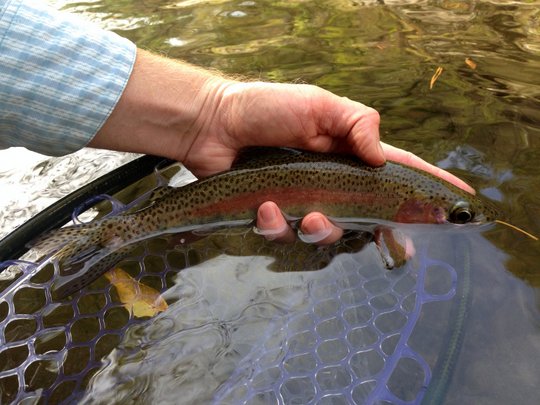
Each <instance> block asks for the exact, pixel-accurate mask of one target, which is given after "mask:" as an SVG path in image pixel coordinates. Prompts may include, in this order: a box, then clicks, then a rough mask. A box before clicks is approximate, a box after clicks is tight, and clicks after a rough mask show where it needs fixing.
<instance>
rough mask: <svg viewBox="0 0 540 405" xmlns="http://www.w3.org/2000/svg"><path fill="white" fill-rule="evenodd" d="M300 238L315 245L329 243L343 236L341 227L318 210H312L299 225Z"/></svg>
mask: <svg viewBox="0 0 540 405" xmlns="http://www.w3.org/2000/svg"><path fill="white" fill-rule="evenodd" d="M300 230H301V231H302V233H303V237H302V239H303V240H304V241H307V242H311V243H315V244H317V245H330V244H332V243H334V242H337V241H338V240H339V239H341V237H342V236H343V229H341V228H339V227H337V226H336V225H334V224H333V223H331V222H330V221H329V220H328V218H327V217H326V216H324V215H323V214H321V213H320V212H312V213H310V214H308V215H306V216H305V217H304V219H303V220H302V223H301V225H300Z"/></svg>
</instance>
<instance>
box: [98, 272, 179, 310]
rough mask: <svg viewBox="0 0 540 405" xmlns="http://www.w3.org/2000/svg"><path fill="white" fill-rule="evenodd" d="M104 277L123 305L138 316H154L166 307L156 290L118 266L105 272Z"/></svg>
mask: <svg viewBox="0 0 540 405" xmlns="http://www.w3.org/2000/svg"><path fill="white" fill-rule="evenodd" d="M105 277H107V279H108V280H109V281H110V282H111V284H112V285H113V286H114V287H115V288H116V291H117V293H118V297H119V298H120V302H122V304H124V307H125V308H126V309H127V310H128V311H129V312H130V313H132V314H133V315H134V316H136V317H138V318H140V317H143V316H155V315H157V314H159V313H160V312H163V311H165V310H166V309H167V308H168V305H167V302H166V301H165V300H164V299H163V297H162V296H161V295H160V294H159V292H158V291H156V290H154V289H153V288H151V287H148V286H147V285H144V284H141V283H140V282H138V281H137V280H134V279H133V278H132V277H131V276H130V275H129V274H128V273H126V272H125V271H124V270H122V269H120V268H118V267H117V268H114V269H112V270H109V271H108V272H107V273H105Z"/></svg>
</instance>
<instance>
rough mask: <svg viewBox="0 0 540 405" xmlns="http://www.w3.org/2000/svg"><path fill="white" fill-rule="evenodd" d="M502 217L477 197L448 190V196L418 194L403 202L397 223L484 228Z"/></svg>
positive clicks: (445, 194)
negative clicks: (474, 225) (483, 225)
mask: <svg viewBox="0 0 540 405" xmlns="http://www.w3.org/2000/svg"><path fill="white" fill-rule="evenodd" d="M498 217H499V212H498V210H497V209H496V208H495V207H494V206H492V205H491V204H489V203H488V202H485V201H482V200H481V199H480V198H478V197H476V196H475V195H472V194H469V193H466V192H458V190H452V191H451V190H447V191H446V192H444V193H436V194H430V193H418V194H417V195H414V196H412V197H411V198H408V199H406V200H405V201H403V202H402V203H401V204H400V205H399V207H398V210H397V213H396V216H395V221H396V222H402V223H423V224H444V223H453V224H482V223H486V222H491V221H494V220H495V219H497V218H498Z"/></svg>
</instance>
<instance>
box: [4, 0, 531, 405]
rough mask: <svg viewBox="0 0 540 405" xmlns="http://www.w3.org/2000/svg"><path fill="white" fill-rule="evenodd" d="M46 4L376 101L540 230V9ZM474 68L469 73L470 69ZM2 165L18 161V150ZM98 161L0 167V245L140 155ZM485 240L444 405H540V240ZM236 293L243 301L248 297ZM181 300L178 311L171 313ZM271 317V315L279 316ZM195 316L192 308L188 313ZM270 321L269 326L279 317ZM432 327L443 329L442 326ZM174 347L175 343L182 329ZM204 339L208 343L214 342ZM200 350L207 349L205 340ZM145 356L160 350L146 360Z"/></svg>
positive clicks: (81, 158) (157, 46)
mask: <svg viewBox="0 0 540 405" xmlns="http://www.w3.org/2000/svg"><path fill="white" fill-rule="evenodd" d="M52 3H54V4H56V5H57V6H58V7H62V8H64V9H66V10H71V11H75V12H79V13H83V14H84V15H86V16H87V17H88V18H90V19H91V20H93V21H96V22H98V23H99V24H101V25H102V26H104V27H106V28H108V29H113V30H115V31H117V32H118V33H120V34H121V35H123V36H126V37H128V38H130V39H132V40H133V41H135V42H136V43H137V44H138V45H139V46H140V47H142V48H145V49H150V50H153V51H156V52H160V53H164V54H167V55H169V56H171V57H175V58H181V59H184V60H187V61H190V62H193V63H196V64H200V65H203V66H208V67H212V68H217V69H220V70H223V71H225V72H229V73H231V74H243V75H246V76H248V77H251V78H262V79H269V80H278V81H302V82H307V83H314V84H318V85H321V86H323V87H324V88H326V89H328V90H331V91H333V92H336V93H338V94H340V95H343V96H347V97H349V98H352V99H355V100H358V101H361V102H363V103H365V104H369V105H372V106H374V107H375V108H377V109H378V110H379V112H380V113H381V117H382V124H381V125H382V128H381V129H382V131H381V134H382V136H383V137H384V140H385V141H387V142H389V143H393V144H396V145H398V146H400V147H404V148H406V149H409V150H411V151H413V152H415V153H416V154H419V155H420V156H421V157H423V158H424V159H426V160H428V161H431V162H439V165H440V166H442V167H445V168H447V169H449V170H452V171H453V172H454V173H456V174H458V175H460V176H461V177H463V178H465V179H466V180H468V181H469V182H470V183H471V184H473V185H474V186H475V187H476V188H477V190H479V192H480V193H482V194H484V195H486V196H487V197H489V198H492V199H494V200H496V201H498V202H499V204H500V206H501V207H502V209H503V211H504V212H505V216H506V217H505V218H504V219H505V220H507V221H508V222H511V223H512V224H515V225H518V226H520V227H522V228H524V229H526V230H528V231H530V232H532V233H534V234H537V235H538V234H540V197H539V196H540V193H539V191H540V165H538V163H537V162H538V161H539V158H540V145H539V144H538V139H539V135H540V75H538V71H539V70H540V7H539V6H540V2H539V1H535V0H531V1H525V0H523V1H505V0H491V1H482V0H476V1H475V0H468V1H457V0H410V1H402V0H400V1H397V0H396V1H393V0H384V1H383V0H379V1H376V0H373V1H369V0H366V1H360V0H331V1H322V0H320V1H317V0H312V1H307V0H306V1H300V0H296V1H277V0H258V1H257V0H256V1H251V0H246V1H242V0H236V1H230V0H229V1H227V0H214V1H202V0H186V1H163V0H146V1H144V2H140V1H133V0H124V1H112V0H101V1H100V0H95V1H85V2H75V1H70V0H62V1H52ZM467 58H469V59H470V60H472V61H473V62H474V64H473V65H471V64H467V63H466V62H465V60H466V59H467ZM439 66H440V67H442V68H443V69H444V70H443V73H442V75H441V76H440V77H439V79H438V80H437V82H436V83H435V84H434V86H433V88H432V89H431V90H430V88H429V82H430V79H431V77H432V75H433V74H434V73H435V71H436V69H437V67H439ZM1 153H2V154H3V156H9V154H10V153H11V152H10V151H7V152H1ZM89 153H90V152H88V151H84V152H81V153H79V154H77V155H75V157H69V158H64V159H60V160H58V159H52V160H48V161H44V162H41V163H38V162H37V161H36V163H32V164H29V165H28V166H27V167H21V168H20V169H18V170H17V171H11V170H8V169H7V168H4V167H3V166H2V173H0V182H1V184H2V190H4V189H5V188H6V187H9V189H10V190H18V193H19V194H18V195H17V194H16V193H15V192H11V193H10V198H6V197H2V199H1V200H0V204H1V207H0V208H1V211H2V216H1V220H0V234H5V233H7V232H8V231H9V230H10V229H12V228H13V227H14V226H16V225H18V224H20V223H21V221H22V220H23V219H27V218H28V217H30V216H31V215H32V214H33V213H35V212H36V211H38V210H40V209H42V208H43V207H44V206H45V205H47V204H49V203H51V202H52V200H53V199H57V198H59V197H60V195H64V194H66V193H67V192H69V191H70V190H73V189H74V188H76V187H77V185H78V184H82V183H83V182H86V181H87V180H88V179H89V176H97V175H99V173H103V172H106V171H108V170H110V169H111V167H110V166H109V165H119V164H121V163H122V162H124V161H125V160H127V159H131V157H127V156H126V157H124V155H121V154H115V155H114V156H115V157H114V158H111V154H110V153H108V152H104V153H103V154H101V152H100V153H98V154H97V155H95V156H97V157H94V155H92V156H91V157H89V156H88V154H89ZM92 153H93V152H92ZM67 187H69V189H68V188H67ZM486 237H487V240H489V242H488V241H487V240H484V239H482V238H476V239H475V238H472V239H471V247H472V260H473V263H474V266H473V272H472V285H473V291H474V292H473V297H474V298H473V302H472V306H471V311H470V315H469V320H468V323H467V333H466V336H465V340H464V342H463V346H462V353H461V356H460V358H459V363H458V365H457V368H456V370H458V371H456V374H455V377H454V379H453V380H452V384H453V385H452V387H453V388H452V389H450V391H449V394H448V397H447V402H448V403H463V402H471V401H473V402H474V403H495V402H498V403H510V402H516V403H534V399H533V398H535V396H534V392H535V387H536V386H537V385H538V382H539V379H538V375H540V373H539V372H538V369H536V367H537V365H536V364H535V363H537V362H535V361H533V360H531V359H535V358H537V357H538V354H539V353H540V347H539V344H538V342H539V341H540V339H538V338H539V336H538V325H539V315H538V308H539V305H538V299H537V296H538V292H537V290H536V289H533V288H532V287H536V288H538V287H540V276H539V274H540V272H539V264H538V263H540V254H539V251H540V250H539V249H538V243H535V242H533V241H531V240H528V239H527V238H525V237H522V236H521V235H519V234H517V233H515V232H513V231H511V230H510V229H501V227H496V228H495V229H493V230H491V231H490V232H488V234H487V236H486ZM258 260H262V259H258ZM214 264H215V266H210V268H205V269H197V270H196V271H193V272H190V273H186V278H187V277H188V274H193V277H195V278H196V277H207V278H208V282H209V283H210V282H214V283H217V284H216V285H217V286H214V287H212V288H210V289H208V290H207V292H205V295H204V297H203V296H201V297H199V302H198V303H197V304H196V306H197V305H198V306H201V305H203V304H204V302H205V300H215V299H216V297H217V296H218V295H217V289H218V288H219V281H220V280H223V277H224V276H223V275H221V274H220V272H219V269H220V266H222V265H223V266H224V268H227V266H228V265H227V266H225V265H224V264H222V263H221V262H219V261H218V262H217V263H214ZM235 265H236V264H235ZM231 266H232V264H231ZM245 266H246V267H245V268H246V269H249V272H248V271H247V270H246V271H245V272H244V273H243V274H244V277H248V276H247V275H246V274H249V277H252V279H253V280H256V279H257V274H259V273H257V269H259V268H261V266H262V264H261V263H258V262H257V260H254V261H253V262H250V263H249V264H245ZM251 273H253V274H251ZM181 274H184V273H181ZM224 274H227V273H225V272H224ZM195 275H196V276H195ZM516 276H517V277H516ZM261 280H262V279H261ZM281 282H282V283H284V284H290V287H291V291H295V294H296V293H297V292H298V291H302V282H301V277H300V276H297V275H294V276H293V275H290V276H289V275H288V276H287V279H285V280H284V279H282V280H281ZM294 286H297V287H298V289H299V290H296V289H295V288H293V287H294ZM531 286H532V287H531ZM177 288H181V289H183V290H182V291H181V292H180V293H178V294H179V296H183V297H185V299H186V301H185V302H186V305H187V303H188V302H189V299H188V298H187V297H190V296H191V295H190V294H195V291H197V289H198V288H201V286H200V285H199V284H197V283H194V282H190V281H189V280H187V279H182V281H181V282H180V283H179V284H178V286H177ZM244 288H246V287H242V289H244ZM190 289H191V290H190ZM190 291H191V292H190ZM230 291H235V292H236V291H238V287H235V288H232V289H231V290H230ZM242 291H243V292H244V293H245V294H248V292H247V291H245V290H242ZM265 291H266V292H265ZM269 291H271V289H270V287H268V286H267V285H264V286H263V285H262V286H260V288H254V289H253V290H252V291H251V293H253V294H255V295H254V296H250V297H249V299H248V298H245V297H244V298H245V299H244V298H242V297H236V296H235V297H230V299H229V301H227V304H223V303H220V304H219V305H216V306H215V307H213V308H221V309H223V308H226V307H227V306H228V305H231V302H232V303H234V302H235V299H233V298H237V301H236V303H237V304H238V307H236V306H235V307H231V308H229V309H230V310H231V313H230V314H227V315H223V314H215V313H211V312H209V313H208V314H206V315H205V316H206V318H204V320H203V321H201V322H200V323H199V326H197V328H200V331H204V330H206V329H205V328H211V326H209V325H218V324H219V322H218V321H217V320H222V319H230V318H231V317H234V315H232V314H233V313H234V311H235V310H237V311H239V312H236V314H237V316H240V315H238V314H240V313H241V309H240V308H245V307H246V306H247V302H252V301H250V300H253V302H255V303H258V304H260V305H261V308H262V307H264V305H263V303H264V302H265V299H266V298H265V297H264V294H268V293H269ZM171 294H172V293H171ZM256 294H262V295H261V296H256ZM288 294H289V293H288ZM290 294H292V293H290ZM181 302H182V300H181V299H179V301H178V302H177V305H182V304H181ZM194 305H195V304H194ZM242 305H243V307H242ZM272 308H274V309H272V311H274V312H273V314H278V313H279V310H278V309H275V307H272ZM188 309H189V308H188ZM174 311H175V309H172V310H171V312H170V313H168V314H167V315H166V316H164V318H166V317H171V319H172V321H171V322H173V323H176V322H180V320H178V319H176V318H174ZM193 311H195V309H193ZM275 311H277V312H275ZM190 314H191V315H190ZM196 314H197V312H196V311H195V312H190V311H189V310H185V311H184V312H183V314H182V316H193V317H196V316H197V315H196ZM426 316H428V315H426ZM255 318H256V317H255ZM255 318H254V319H255ZM260 319H262V320H264V322H266V320H267V319H269V318H265V317H264V316H262V317H261V318H260ZM430 319H436V315H432V317H431V318H430ZM209 320H211V321H209ZM199 321H200V320H199ZM185 322H187V321H185ZM212 322H214V323H212ZM216 322H217V323H216ZM254 322H255V321H254ZM261 322H263V321H261ZM160 325H161V326H160ZM163 325H164V324H160V323H159V322H158V323H156V324H155V325H153V326H152V328H151V329H149V331H148V332H147V333H148V334H151V333H153V332H151V331H153V330H157V329H159V328H161V327H166V325H165V326H163ZM236 326H237V327H240V324H238V325H236ZM156 328H157V329H156ZM246 328H248V329H249V328H253V330H256V329H257V323H256V322H255V323H254V324H253V325H250V324H249V323H248V324H246ZM181 329H182V328H179V329H178V330H181ZM197 330H199V329H197ZM253 330H249V331H247V332H246V333H245V336H250V334H251V333H252V332H253ZM139 332H141V331H133V334H132V335H131V336H129V337H127V339H126V341H125V342H124V343H123V345H124V347H127V348H129V347H131V346H136V345H137V344H138V343H139V342H140V341H146V339H149V337H148V336H149V335H148V336H147V335H145V334H144V333H143V334H142V335H138V334H137V333H139ZM141 333H142V332H141ZM155 333H158V332H155ZM197 333H198V332H197ZM170 336H174V337H176V335H174V333H171V334H170ZM197 336H199V337H200V340H201V343H200V345H201V346H200V347H201V350H204V348H205V347H214V346H212V345H214V344H217V346H216V347H220V346H219V345H220V344H222V343H223V341H222V340H220V339H222V337H220V336H218V335H215V334H213V333H212V332H208V333H207V334H204V333H202V332H201V334H200V335H199V334H198V335H197ZM203 336H204V339H208V341H207V345H206V346H205V345H204V344H203V343H204V341H203V340H204V339H203ZM229 338H230V337H229ZM171 339H172V338H171ZM172 340H173V341H175V342H176V340H175V339H172ZM195 342H197V339H195ZM216 342H217V343H216ZM230 342H232V343H231V344H234V345H235V350H237V351H236V352H235V353H240V354H241V355H245V354H246V348H242V347H241V346H242V344H243V341H242V340H241V339H239V338H238V335H234V339H232V340H230ZM188 343H189V342H187V343H186V345H188ZM248 343H250V344H251V343H253V342H248ZM174 344H176V343H174ZM174 344H173V343H171V344H170V345H169V346H168V347H166V346H167V345H164V346H156V347H154V348H153V349H155V350H157V352H156V353H155V355H156V356H158V357H159V358H163V357H164V353H167V354H170V353H169V352H167V351H166V350H167V348H170V347H172V346H174ZM246 345H247V346H249V344H247V343H246ZM247 346H246V347H247ZM190 347H191V349H190V350H192V351H193V352H196V351H197V350H196V349H197V345H196V344H195V345H194V346H190ZM186 350H187V349H186ZM216 350H219V349H216ZM210 352H211V351H210ZM151 353H152V347H150V348H148V353H147V354H148V355H150V354H151ZM240 354H238V356H239V357H241V355H240ZM116 355H118V353H116ZM239 357H238V358H239ZM189 359H190V361H191V362H194V363H196V362H198V361H200V362H201V363H200V364H198V366H197V367H195V369H196V370H198V372H199V373H201V374H200V375H204V370H205V367H206V366H207V365H206V364H205V363H204V362H205V361H207V359H206V358H205V357H204V356H203V357H197V356H194V357H189ZM184 360H185V359H184ZM184 360H182V359H179V363H175V364H171V365H170V366H171V369H170V370H169V372H170V373H172V376H184V375H187V373H189V369H188V368H186V367H188V366H186V364H188V363H186V362H185V361H184ZM183 361H184V362H183ZM233 364H235V363H234V362H231V363H220V367H223V369H221V370H219V373H223V375H224V374H226V373H227V372H230V370H231V369H232V368H233ZM175 367H176V368H175ZM107 372H110V373H113V372H114V369H110V370H109V371H107V370H105V371H103V373H104V374H106V373H107ZM175 373H176V374H175ZM219 373H218V374H219ZM220 375H221V374H220ZM172 376H171V375H169V376H168V377H167V378H171V381H172V382H171V381H169V380H167V381H168V382H167V387H169V388H170V386H171V385H172V386H174V384H175V381H174V377H172ZM193 377H194V378H195V377H196V375H194V376H193ZM178 378H181V377H178ZM201 378H202V377H201ZM205 378H211V377H208V376H207V377H205ZM164 381H165V380H164ZM216 381H217V380H216ZM153 383H155V382H153ZM145 387H147V385H145ZM199 388H200V387H199ZM141 389H143V388H141Z"/></svg>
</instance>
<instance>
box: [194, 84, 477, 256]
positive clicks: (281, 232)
mask: <svg viewBox="0 0 540 405" xmlns="http://www.w3.org/2000/svg"><path fill="white" fill-rule="evenodd" d="M223 94H224V95H223V101H222V110H221V114H222V117H221V118H219V119H218V120H217V122H218V123H219V124H217V125H215V124H214V125H215V126H214V128H213V129H212V130H206V131H204V132H201V135H202V136H201V135H199V137H198V139H196V140H195V142H194V146H195V148H192V149H191V150H190V156H187V159H186V160H185V161H184V163H185V164H186V165H188V167H189V166H190V164H191V168H192V170H194V171H195V172H196V173H198V174H203V175H206V174H211V173H213V172H216V171H220V170H224V169H226V168H228V167H229V166H230V164H231V162H232V161H233V159H234V158H235V156H236V153H237V152H238V150H239V149H241V148H242V147H244V146H248V145H264V146H289V147H299V148H303V149H309V150H315V151H322V152H346V153H353V154H355V155H357V156H359V157H360V158H361V159H362V160H364V161H365V162H366V163H368V164H372V165H374V166H377V165H381V164H382V163H383V162H384V161H385V159H390V160H393V161H396V162H400V163H403V164H406V165H409V166H413V167H416V168H419V169H421V170H424V171H427V172H430V173H432V174H434V175H436V176H438V177H441V178H443V179H445V180H447V181H449V182H451V183H453V184H455V185H456V186H458V187H461V188H463V189H464V190H466V191H469V192H473V193H474V190H473V189H472V188H471V187H470V186H468V185H467V184H466V183H464V182H463V181H461V180H460V179H458V178H457V177H455V176H453V175H452V174H450V173H448V172H446V171H444V170H442V169H439V168H437V167H436V166H433V165H431V164H429V163H427V162H425V161H424V160H422V159H420V158H419V157H417V156H415V155H414V154H412V153H410V152H407V151H404V150H402V149H399V148H396V147H393V146H391V145H388V144H384V143H383V144H381V143H380V142H379V115H378V113H377V112H376V111H375V110H373V109H372V108H369V107H366V106H364V105H363V104H360V103H357V102H354V101H352V100H349V99H347V98H343V97H338V96H336V95H334V94H332V93H330V92H327V91H325V90H323V89H321V88H318V87H315V86H306V85H288V84H271V83H235V84H232V85H230V87H229V88H228V89H226V90H224V91H223ZM210 128H212V126H210ZM208 145H212V146H213V149H212V148H209V147H208ZM197 150H213V152H214V156H212V157H210V158H208V157H206V158H205V159H198V158H197V154H196V153H195V154H194V151H197ZM257 227H258V229H259V230H260V232H261V233H262V234H263V235H265V236H266V237H267V238H268V239H272V240H278V241H282V242H287V241H292V240H294V238H295V237H296V235H295V234H294V232H293V230H292V229H291V228H290V227H289V226H287V222H286V220H285V218H284V217H283V215H282V214H281V212H280V210H279V208H278V207H277V206H276V204H274V203H272V202H267V203H265V204H263V205H261V207H260V208H259V212H258V216H257ZM300 230H301V231H302V233H303V234H304V235H310V236H311V240H312V241H313V242H314V243H317V244H321V245H324V244H331V243H334V242H335V241H337V240H339V239H340V238H341V236H342V234H343V230H342V229H341V228H339V227H337V226H336V225H334V224H332V222H330V221H329V220H328V218H326V217H325V216H324V215H323V214H321V213H311V214H308V215H307V216H306V217H305V218H304V219H303V220H302V222H301V225H300Z"/></svg>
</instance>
